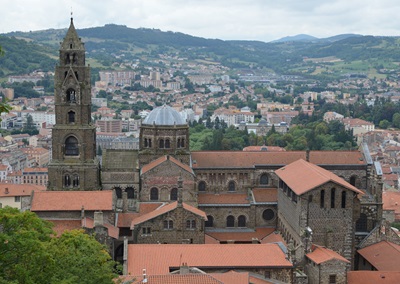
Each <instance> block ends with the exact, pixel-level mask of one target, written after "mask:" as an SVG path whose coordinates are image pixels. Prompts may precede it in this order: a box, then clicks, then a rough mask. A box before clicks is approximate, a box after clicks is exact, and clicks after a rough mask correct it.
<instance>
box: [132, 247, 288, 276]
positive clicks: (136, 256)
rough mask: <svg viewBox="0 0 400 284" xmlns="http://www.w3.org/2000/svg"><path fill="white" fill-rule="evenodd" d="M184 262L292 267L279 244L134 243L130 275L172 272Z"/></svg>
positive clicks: (195, 264) (244, 266)
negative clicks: (145, 272)
mask: <svg viewBox="0 0 400 284" xmlns="http://www.w3.org/2000/svg"><path fill="white" fill-rule="evenodd" d="M181 263H187V265H189V266H191V267H197V268H199V269H202V268H203V267H208V268H221V269H224V268H230V269H232V268H250V267H265V268H274V267H286V268H292V267H293V266H292V264H291V263H290V262H289V261H288V260H287V259H286V255H285V253H284V252H283V251H282V250H281V249H280V247H279V246H278V245H277V244H243V245H241V244H233V245H230V244H224V245H219V244H216V245H213V244H201V245H200V244H188V245H186V244H130V245H128V273H129V274H131V275H139V274H141V273H142V269H146V271H147V274H148V275H160V274H167V273H169V270H170V268H178V267H179V266H180V264H181Z"/></svg>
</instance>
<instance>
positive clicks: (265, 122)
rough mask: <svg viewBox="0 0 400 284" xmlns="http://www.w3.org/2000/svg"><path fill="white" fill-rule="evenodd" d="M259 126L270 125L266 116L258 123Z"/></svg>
mask: <svg viewBox="0 0 400 284" xmlns="http://www.w3.org/2000/svg"><path fill="white" fill-rule="evenodd" d="M258 125H259V126H261V125H268V122H267V121H266V120H265V118H261V119H260V122H259V123H258Z"/></svg>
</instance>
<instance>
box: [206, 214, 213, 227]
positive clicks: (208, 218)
mask: <svg viewBox="0 0 400 284" xmlns="http://www.w3.org/2000/svg"><path fill="white" fill-rule="evenodd" d="M204 226H206V227H212V226H214V217H213V216H211V215H207V221H206V222H205V223H204Z"/></svg>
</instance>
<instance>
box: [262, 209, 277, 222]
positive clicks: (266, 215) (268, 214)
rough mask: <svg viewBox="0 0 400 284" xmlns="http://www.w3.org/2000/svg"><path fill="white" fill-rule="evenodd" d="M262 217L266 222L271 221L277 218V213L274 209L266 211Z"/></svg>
mask: <svg viewBox="0 0 400 284" xmlns="http://www.w3.org/2000/svg"><path fill="white" fill-rule="evenodd" d="M262 217H263V219H264V220H265V221H271V220H272V219H274V218H275V212H274V210H272V209H265V210H264V211H263V213H262Z"/></svg>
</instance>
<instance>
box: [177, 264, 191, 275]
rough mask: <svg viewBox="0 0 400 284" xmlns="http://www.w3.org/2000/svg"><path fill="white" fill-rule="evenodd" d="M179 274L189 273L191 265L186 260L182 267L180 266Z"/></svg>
mask: <svg viewBox="0 0 400 284" xmlns="http://www.w3.org/2000/svg"><path fill="white" fill-rule="evenodd" d="M179 274H181V275H186V274H189V266H188V265H187V263H186V262H184V263H182V265H181V267H180V268H179Z"/></svg>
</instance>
